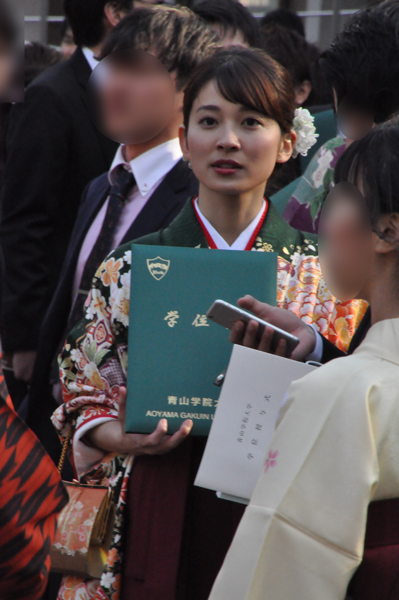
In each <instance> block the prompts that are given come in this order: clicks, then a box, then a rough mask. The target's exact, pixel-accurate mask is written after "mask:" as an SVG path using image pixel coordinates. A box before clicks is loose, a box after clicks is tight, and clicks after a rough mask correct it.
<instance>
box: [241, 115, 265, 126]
mask: <svg viewBox="0 0 399 600" xmlns="http://www.w3.org/2000/svg"><path fill="white" fill-rule="evenodd" d="M243 123H244V125H248V127H257V126H258V125H261V124H262V123H261V122H260V121H259V120H258V119H255V118H254V117H247V118H246V119H245V120H244V121H243Z"/></svg>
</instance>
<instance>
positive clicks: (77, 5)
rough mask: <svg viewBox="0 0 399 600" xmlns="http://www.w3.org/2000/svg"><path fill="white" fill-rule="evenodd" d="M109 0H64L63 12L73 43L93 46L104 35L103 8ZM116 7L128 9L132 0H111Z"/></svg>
mask: <svg viewBox="0 0 399 600" xmlns="http://www.w3.org/2000/svg"><path fill="white" fill-rule="evenodd" d="M109 2H110V0H64V12H65V15H66V18H67V19H68V21H69V24H70V26H71V29H72V31H73V37H74V40H75V44H77V45H78V46H87V47H89V48H90V47H93V46H96V45H97V44H99V43H100V42H101V41H102V39H103V37H104V8H105V6H106V4H108V3H109ZM112 4H114V5H115V6H116V7H117V8H121V9H125V10H130V9H131V8H132V0H113V1H112Z"/></svg>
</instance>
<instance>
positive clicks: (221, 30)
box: [193, 0, 260, 48]
mask: <svg viewBox="0 0 399 600" xmlns="http://www.w3.org/2000/svg"><path fill="white" fill-rule="evenodd" d="M193 11H194V12H195V14H196V15H198V16H199V17H201V19H203V20H204V21H205V22H206V23H208V24H209V26H210V27H211V28H212V29H213V30H214V31H215V32H216V33H217V34H218V36H219V37H220V39H221V40H222V43H223V46H225V47H227V46H233V45H239V46H251V47H254V48H258V47H259V45H260V32H259V27H258V24H257V22H256V19H255V17H254V16H253V15H252V14H251V13H250V11H249V10H248V9H247V8H246V7H245V6H243V5H242V4H241V2H238V0H217V1H215V0H200V1H199V2H197V3H196V4H195V5H194V6H193Z"/></svg>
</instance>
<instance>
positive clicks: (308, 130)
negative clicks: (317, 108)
mask: <svg viewBox="0 0 399 600" xmlns="http://www.w3.org/2000/svg"><path fill="white" fill-rule="evenodd" d="M313 121H314V117H313V116H312V115H311V114H310V112H309V111H308V109H307V108H302V107H301V108H296V109H295V116H294V122H293V126H292V129H293V131H295V133H296V136H297V138H296V142H295V145H294V149H293V151H292V157H293V158H296V157H297V156H298V154H301V155H302V156H307V154H308V151H309V150H310V148H311V147H312V146H314V144H315V143H316V142H317V138H318V137H319V134H318V133H316V127H315V126H314V125H313Z"/></svg>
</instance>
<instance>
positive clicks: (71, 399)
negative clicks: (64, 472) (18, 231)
mask: <svg viewBox="0 0 399 600" xmlns="http://www.w3.org/2000/svg"><path fill="white" fill-rule="evenodd" d="M129 296H130V250H129V249H128V248H127V247H121V248H118V249H117V250H116V251H115V252H113V253H111V254H110V255H109V256H108V257H107V259H106V260H105V261H104V262H103V263H102V265H101V266H100V267H99V269H98V271H97V273H96V274H95V277H94V279H93V284H92V289H91V292H90V294H89V296H88V298H87V301H86V304H85V317H84V319H82V321H80V323H78V325H77V326H76V327H75V328H74V329H73V330H72V331H71V332H70V334H69V336H68V338H67V341H66V343H65V346H64V348H63V351H62V353H61V355H60V357H59V366H60V379H61V383H62V387H63V398H64V404H63V405H62V406H60V407H59V408H58V409H57V410H56V411H55V413H54V415H53V417H52V420H53V424H54V426H55V428H56V429H57V430H58V432H59V434H60V435H61V436H62V437H65V436H66V434H67V433H68V431H69V427H70V425H72V428H73V430H72V431H73V437H72V461H73V465H74V468H75V471H76V473H77V475H78V476H79V477H80V476H82V474H84V473H86V472H87V471H89V470H90V469H92V468H93V467H95V466H96V465H98V464H99V463H100V462H102V461H104V460H105V458H106V453H103V452H102V451H100V450H98V449H97V448H92V447H90V446H89V445H88V444H87V443H85V441H84V439H83V438H84V435H85V434H86V433H87V431H88V430H89V429H91V428H93V427H96V426H97V425H100V424H101V423H105V422H106V421H109V420H110V419H116V418H117V417H118V397H119V390H120V387H121V386H125V385H126V373H127V330H128V324H129ZM109 458H112V457H109Z"/></svg>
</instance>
